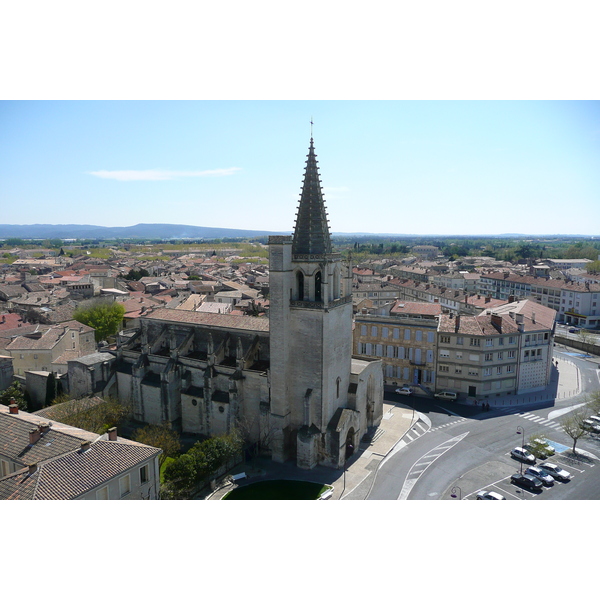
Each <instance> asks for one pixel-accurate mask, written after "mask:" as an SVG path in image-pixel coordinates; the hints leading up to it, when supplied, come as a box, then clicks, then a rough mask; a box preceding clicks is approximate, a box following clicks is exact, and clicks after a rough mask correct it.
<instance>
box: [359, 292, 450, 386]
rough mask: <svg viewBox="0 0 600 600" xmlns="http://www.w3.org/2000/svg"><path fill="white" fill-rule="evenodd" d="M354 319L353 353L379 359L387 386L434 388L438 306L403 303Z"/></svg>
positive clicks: (439, 309)
mask: <svg viewBox="0 0 600 600" xmlns="http://www.w3.org/2000/svg"><path fill="white" fill-rule="evenodd" d="M377 312H378V313H380V314H359V315H356V316H355V326H354V331H353V347H354V353H355V354H357V355H362V356H373V357H377V358H380V359H381V360H382V362H383V376H384V383H385V385H391V386H399V385H423V386H426V387H429V388H431V389H433V386H434V385H435V349H436V330H437V325H438V318H439V316H440V315H441V314H442V307H441V306H440V305H439V304H438V303H423V302H401V301H397V302H396V303H394V305H393V306H391V307H389V308H386V309H382V310H379V311H377Z"/></svg>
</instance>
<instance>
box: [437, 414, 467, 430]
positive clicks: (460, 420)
mask: <svg viewBox="0 0 600 600" xmlns="http://www.w3.org/2000/svg"><path fill="white" fill-rule="evenodd" d="M466 420H467V418H466V417H462V418H461V419H455V420H454V421H450V422H449V423H445V424H444V425H438V426H437V427H433V428H432V429H430V430H429V431H439V430H440V429H444V428H445V427H451V426H452V425H456V424H457V423H462V422H463V421H466Z"/></svg>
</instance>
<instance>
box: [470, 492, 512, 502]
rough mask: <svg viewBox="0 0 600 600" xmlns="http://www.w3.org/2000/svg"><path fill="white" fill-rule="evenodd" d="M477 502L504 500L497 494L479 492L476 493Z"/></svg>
mask: <svg viewBox="0 0 600 600" xmlns="http://www.w3.org/2000/svg"><path fill="white" fill-rule="evenodd" d="M476 498H477V500H506V498H505V497H504V496H502V495H501V494H498V493H497V492H488V491H487V490H481V491H480V492H477V496H476Z"/></svg>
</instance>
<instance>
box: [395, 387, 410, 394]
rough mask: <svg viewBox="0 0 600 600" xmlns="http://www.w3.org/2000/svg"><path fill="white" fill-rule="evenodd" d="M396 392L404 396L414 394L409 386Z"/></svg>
mask: <svg viewBox="0 0 600 600" xmlns="http://www.w3.org/2000/svg"><path fill="white" fill-rule="evenodd" d="M394 392H395V393H396V394H400V395H402V396H410V395H411V394H412V390H411V389H410V387H408V386H407V385H404V386H402V387H401V388H398V389H396V390H394Z"/></svg>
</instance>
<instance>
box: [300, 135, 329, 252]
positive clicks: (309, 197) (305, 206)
mask: <svg viewBox="0 0 600 600" xmlns="http://www.w3.org/2000/svg"><path fill="white" fill-rule="evenodd" d="M331 251H332V250H331V237H330V234H329V224H328V223H327V213H326V212H325V202H324V201H323V192H322V191H321V181H320V179H319V167H318V166H317V156H316V154H315V148H314V146H313V139H312V137H311V138H310V147H309V149H308V159H307V161H306V169H305V171H304V182H303V184H302V194H301V196H300V204H299V205H298V214H297V215H296V228H295V230H294V239H293V241H292V254H304V255H306V254H313V255H314V254H329V253H331Z"/></svg>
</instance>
